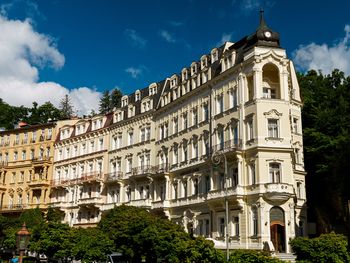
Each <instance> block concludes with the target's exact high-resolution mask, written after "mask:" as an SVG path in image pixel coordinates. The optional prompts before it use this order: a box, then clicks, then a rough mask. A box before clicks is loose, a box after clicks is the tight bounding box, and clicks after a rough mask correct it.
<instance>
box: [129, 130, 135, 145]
mask: <svg viewBox="0 0 350 263" xmlns="http://www.w3.org/2000/svg"><path fill="white" fill-rule="evenodd" d="M128 143H129V145H133V144H134V132H129V140H128Z"/></svg>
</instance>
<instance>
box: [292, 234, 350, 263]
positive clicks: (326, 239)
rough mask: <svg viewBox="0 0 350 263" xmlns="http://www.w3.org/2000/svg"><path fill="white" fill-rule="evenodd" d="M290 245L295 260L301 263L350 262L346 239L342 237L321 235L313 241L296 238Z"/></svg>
mask: <svg viewBox="0 0 350 263" xmlns="http://www.w3.org/2000/svg"><path fill="white" fill-rule="evenodd" d="M290 244H291V246H292V248H293V250H294V252H295V254H296V255H297V260H302V261H303V262H327V263H342V262H350V255H349V253H348V251H347V245H348V242H347V238H346V237H345V236H343V235H339V234H335V233H331V234H323V235H321V236H320V237H317V238H313V239H309V238H304V237H298V238H295V239H293V240H292V241H291V242H290Z"/></svg>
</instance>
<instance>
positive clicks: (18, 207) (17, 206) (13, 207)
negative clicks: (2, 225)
mask: <svg viewBox="0 0 350 263" xmlns="http://www.w3.org/2000/svg"><path fill="white" fill-rule="evenodd" d="M26 208H28V205H26V204H15V205H3V206H2V207H1V208H0V210H2V211H20V210H23V209H26Z"/></svg>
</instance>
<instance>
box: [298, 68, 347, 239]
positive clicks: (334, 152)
mask: <svg viewBox="0 0 350 263" xmlns="http://www.w3.org/2000/svg"><path fill="white" fill-rule="evenodd" d="M298 77H299V85H300V89H301V94H302V97H303V103H304V105H303V110H302V118H303V135H304V159H305V160H304V162H305V168H306V171H307V176H306V188H307V203H308V208H309V218H308V219H309V221H311V222H317V226H318V229H317V230H318V233H327V232H331V231H336V232H342V233H346V234H347V235H348V236H349V233H350V226H349V211H348V202H349V199H350V191H349V188H350V174H349V170H350V162H349V161H350V158H349V156H350V77H349V76H347V77H346V76H345V75H344V73H343V72H341V71H339V70H334V71H333V72H332V74H329V75H323V74H321V73H320V72H316V71H309V72H308V73H306V74H299V76H298Z"/></svg>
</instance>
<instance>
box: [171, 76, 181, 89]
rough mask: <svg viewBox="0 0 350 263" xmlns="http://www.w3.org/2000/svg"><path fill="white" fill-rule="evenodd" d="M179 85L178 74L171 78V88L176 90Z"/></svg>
mask: <svg viewBox="0 0 350 263" xmlns="http://www.w3.org/2000/svg"><path fill="white" fill-rule="evenodd" d="M178 83H179V76H178V75H177V74H174V75H172V76H171V78H170V88H171V89H173V88H175V87H176V86H177V85H178Z"/></svg>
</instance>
